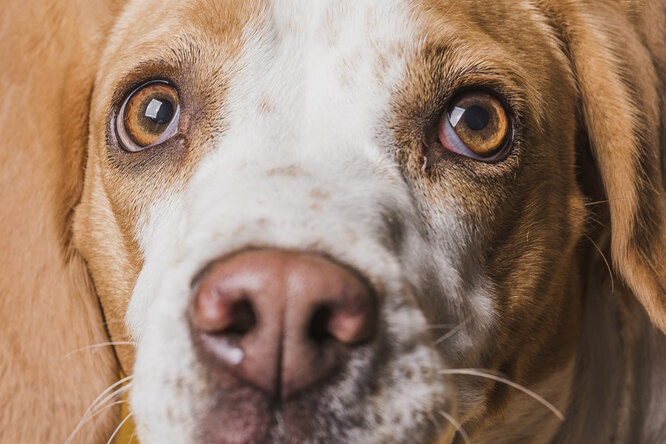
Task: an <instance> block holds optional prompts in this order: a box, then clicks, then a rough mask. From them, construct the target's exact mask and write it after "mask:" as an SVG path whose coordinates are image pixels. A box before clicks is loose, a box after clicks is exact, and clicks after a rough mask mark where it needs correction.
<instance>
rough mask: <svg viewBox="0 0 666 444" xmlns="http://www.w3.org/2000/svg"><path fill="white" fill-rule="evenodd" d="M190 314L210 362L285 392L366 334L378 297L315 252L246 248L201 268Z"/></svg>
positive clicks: (330, 370) (337, 362)
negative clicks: (201, 271)
mask: <svg viewBox="0 0 666 444" xmlns="http://www.w3.org/2000/svg"><path fill="white" fill-rule="evenodd" d="M190 322H191V327H192V332H193V336H194V338H195V341H194V342H195V344H196V346H197V347H198V350H199V351H200V352H202V353H203V354H204V355H206V357H207V358H208V359H203V362H207V363H208V365H209V366H212V367H214V368H211V370H214V371H217V370H220V369H223V370H225V371H228V372H230V373H232V374H233V375H235V376H236V377H238V378H240V379H241V380H244V381H246V382H248V383H250V384H252V385H253V386H255V387H257V388H259V389H261V390H262V391H264V392H266V393H267V394H269V395H270V396H272V397H275V398H280V399H288V398H289V397H290V396H292V395H293V394H295V393H297V392H299V391H302V390H304V389H306V388H308V387H310V386H312V385H314V384H316V383H317V382H319V381H322V380H324V379H326V378H329V377H331V376H332V375H333V374H334V373H335V371H336V370H337V369H339V368H340V366H341V365H342V364H344V363H345V361H346V358H347V356H348V355H349V352H350V351H351V349H352V348H353V347H354V346H355V345H357V344H360V343H362V342H365V341H367V340H369V339H370V338H371V337H372V336H373V333H374V331H375V327H376V323H377V304H376V298H375V296H374V294H373V292H372V291H371V290H370V288H369V287H368V285H367V284H366V283H365V282H364V281H363V280H362V278H361V277H359V276H358V275H357V274H356V273H355V272H354V271H352V270H350V269H347V268H346V267H344V266H341V265H339V264H336V263H335V262H332V261H330V260H328V259H326V258H324V257H322V256H319V255H316V254H307V253H298V252H292V251H284V250H250V251H245V252H241V253H238V254H235V255H233V256H231V257H229V258H226V259H224V260H221V261H219V262H217V263H215V264H213V265H212V266H211V267H210V268H209V269H208V270H207V271H206V272H205V274H204V275H203V277H202V279H201V281H200V284H199V289H198V292H197V294H196V295H195V297H194V299H193V302H192V306H191V309H190ZM210 358H212V359H210Z"/></svg>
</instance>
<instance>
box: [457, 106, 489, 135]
mask: <svg viewBox="0 0 666 444" xmlns="http://www.w3.org/2000/svg"><path fill="white" fill-rule="evenodd" d="M462 117H463V119H464V120H465V124H466V125H467V127H468V128H469V129H471V130H472V131H481V130H483V129H485V128H486V126H488V122H489V121H490V115H488V111H487V110H485V109H484V108H482V107H480V106H478V105H474V106H470V107H469V108H467V109H466V110H465V113H464V114H463V116H462Z"/></svg>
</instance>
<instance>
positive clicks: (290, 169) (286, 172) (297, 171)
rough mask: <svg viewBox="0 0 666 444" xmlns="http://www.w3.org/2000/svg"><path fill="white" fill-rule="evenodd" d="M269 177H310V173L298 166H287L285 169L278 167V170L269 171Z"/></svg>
mask: <svg viewBox="0 0 666 444" xmlns="http://www.w3.org/2000/svg"><path fill="white" fill-rule="evenodd" d="M266 175H267V176H268V177H275V176H285V177H305V176H308V175H309V173H308V172H307V171H305V170H304V169H302V168H301V167H299V166H298V165H287V166H284V167H277V168H272V169H270V170H268V172H267V173H266Z"/></svg>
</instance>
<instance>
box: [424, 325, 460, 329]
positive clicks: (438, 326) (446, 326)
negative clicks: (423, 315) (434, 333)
mask: <svg viewBox="0 0 666 444" xmlns="http://www.w3.org/2000/svg"><path fill="white" fill-rule="evenodd" d="M458 325H460V324H428V325H426V328H427V329H428V330H440V329H444V328H453V327H456V326H458Z"/></svg>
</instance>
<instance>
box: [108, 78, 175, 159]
mask: <svg viewBox="0 0 666 444" xmlns="http://www.w3.org/2000/svg"><path fill="white" fill-rule="evenodd" d="M179 116H180V108H179V104H178V91H176V88H174V87H173V86H171V85H170V84H169V83H167V82H164V81H161V80H157V81H152V82H148V83H146V84H144V85H142V86H140V87H139V88H137V89H136V90H135V91H134V92H132V93H131V94H130V95H129V96H127V98H126V99H125V102H124V103H123V106H122V107H121V108H120V112H119V113H118V120H117V122H116V128H117V133H118V139H119V140H120V143H121V144H122V146H123V148H124V149H125V150H127V151H141V150H143V149H146V148H148V147H150V146H153V145H157V144H160V143H162V142H164V141H165V140H167V139H169V138H170V137H172V136H173V135H174V134H176V132H177V130H178V118H179Z"/></svg>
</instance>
